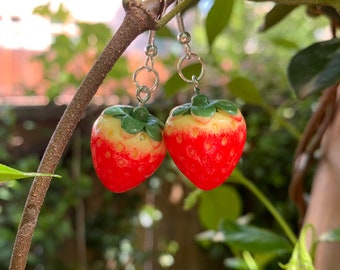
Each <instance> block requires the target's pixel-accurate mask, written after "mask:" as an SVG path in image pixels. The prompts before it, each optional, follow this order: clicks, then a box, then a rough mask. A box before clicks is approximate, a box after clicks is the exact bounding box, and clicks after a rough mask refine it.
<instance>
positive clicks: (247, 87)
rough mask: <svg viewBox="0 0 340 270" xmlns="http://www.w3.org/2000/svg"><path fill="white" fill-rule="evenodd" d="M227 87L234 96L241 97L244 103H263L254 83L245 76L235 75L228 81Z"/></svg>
mask: <svg viewBox="0 0 340 270" xmlns="http://www.w3.org/2000/svg"><path fill="white" fill-rule="evenodd" d="M228 89H229V90H230V92H231V93H232V94H233V95H234V96H236V97H239V98H241V99H243V100H244V101H245V102H246V103H249V104H253V105H261V104H263V100H262V97H261V96H260V93H259V91H258V89H257V88H256V86H255V84H254V83H253V82H252V81H250V80H248V79H247V78H244V77H237V78H234V79H232V80H231V81H230V82H229V83H228Z"/></svg>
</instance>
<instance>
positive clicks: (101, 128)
mask: <svg viewBox="0 0 340 270" xmlns="http://www.w3.org/2000/svg"><path fill="white" fill-rule="evenodd" d="M177 3H178V1H177ZM176 18H177V23H178V29H179V34H178V41H179V42H180V44H182V45H183V47H184V52H185V55H184V56H183V57H181V58H180V59H179V61H178V63H177V71H178V74H179V76H180V77H181V79H183V80H184V81H185V82H187V83H190V84H192V85H193V88H194V92H195V95H194V96H193V97H192V99H191V102H190V103H186V104H183V105H181V106H178V107H176V108H174V109H172V110H171V112H170V115H169V117H168V119H167V120H166V122H165V124H163V123H162V121H160V120H159V119H158V118H157V117H155V116H153V115H152V114H150V113H149V111H148V110H147V109H146V108H145V107H144V104H145V103H146V102H147V101H148V100H149V99H150V97H151V95H152V93H153V92H154V91H156V89H157V88H158V86H159V74H158V72H157V71H156V70H155V68H154V57H155V56H156V55H157V47H156V45H155V44H154V39H155V32H154V31H150V33H149V39H148V45H147V47H146V49H145V54H146V60H145V63H144V65H143V66H142V67H140V68H138V69H137V70H136V71H135V72H134V74H133V81H134V83H135V85H136V99H137V100H138V102H139V105H138V107H132V106H128V105H115V106H111V107H109V108H106V109H105V110H104V111H103V112H102V114H101V115H100V116H99V117H98V118H97V120H96V121H95V123H94V125H93V128H92V134H91V142H90V144H91V153H92V160H93V164H94V168H95V171H96V173H97V175H98V177H99V179H100V180H101V182H102V183H103V185H104V186H105V187H106V188H107V189H109V190H111V191H112V192H125V191H127V190H130V189H132V188H134V187H136V186H137V185H139V184H140V183H142V182H143V181H144V180H145V179H147V178H148V177H150V176H151V175H152V174H153V173H154V172H155V171H156V170H157V168H158V167H159V166H160V165H161V163H162V162H163V160H164V158H165V155H166V152H167V151H168V153H169V154H170V156H171V158H172V160H173V161H174V163H175V164H176V166H177V168H178V169H179V170H180V171H181V172H182V173H183V174H184V175H185V176H186V177H187V178H188V179H189V180H190V181H191V182H192V183H193V184H194V185H195V186H196V187H198V188H200V189H203V190H211V189H213V188H216V187H218V186H220V185H222V184H223V183H224V181H225V180H226V179H227V178H228V176H229V175H230V174H231V172H232V171H233V169H234V168H235V167H236V165H237V163H238V161H239V159H240V158H241V155H242V151H243V147H244V144H245V141H246V123H245V120H244V118H243V116H242V114H241V112H240V110H239V109H238V108H237V107H236V105H235V104H234V103H232V102H231V101H228V100H209V98H208V97H207V96H206V95H203V94H201V93H200V89H199V81H200V80H201V79H202V77H203V75H204V69H205V65H204V61H203V59H202V58H201V57H200V56H199V55H198V54H196V53H194V52H192V51H191V47H190V44H189V43H190V41H191V36H190V34H189V33H188V32H186V31H185V28H184V23H183V19H182V16H181V14H178V15H177V16H176ZM187 61H194V62H198V63H199V64H200V65H201V72H200V74H199V75H198V76H196V75H192V76H191V78H187V77H186V76H185V75H184V74H183V67H184V66H185V64H186V63H185V62H187ZM145 71H146V72H148V73H150V74H152V75H153V77H154V78H155V81H154V84H153V85H152V86H151V87H148V86H145V85H140V84H139V80H138V77H139V75H140V72H145Z"/></svg>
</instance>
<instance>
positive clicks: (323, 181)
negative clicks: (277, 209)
mask: <svg viewBox="0 0 340 270" xmlns="http://www.w3.org/2000/svg"><path fill="white" fill-rule="evenodd" d="M339 135H340V86H338V89H337V104H336V111H335V116H334V119H333V122H332V123H331V125H330V126H329V127H328V129H327V131H326V133H325V135H324V137H323V139H322V146H321V147H322V151H323V157H322V159H321V161H320V163H319V165H318V168H317V170H316V174H315V177H314V183H313V187H312V192H311V197H310V202H309V206H308V209H307V213H306V217H305V220H304V224H313V225H314V226H315V228H316V232H317V235H318V236H320V235H321V234H323V233H325V232H328V231H330V230H333V229H335V228H337V227H340V212H339V210H340V140H339ZM339 255H340V243H339V242H337V243H320V244H319V245H318V246H317V250H316V258H315V265H316V266H315V267H316V269H318V270H333V269H334V270H336V269H339V265H340V256H339Z"/></svg>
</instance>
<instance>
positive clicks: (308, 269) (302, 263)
mask: <svg viewBox="0 0 340 270" xmlns="http://www.w3.org/2000/svg"><path fill="white" fill-rule="evenodd" d="M308 230H312V241H314V240H315V230H314V228H313V227H312V225H310V224H307V225H305V226H304V227H303V228H302V230H301V233H300V238H299V241H298V242H297V244H296V245H295V247H294V250H293V254H292V256H291V258H290V260H289V262H288V263H287V264H286V265H282V264H280V266H281V268H283V269H287V270H301V269H303V270H315V268H314V266H313V259H312V256H311V255H310V252H309V251H308V248H307V245H306V243H307V241H306V238H307V232H308Z"/></svg>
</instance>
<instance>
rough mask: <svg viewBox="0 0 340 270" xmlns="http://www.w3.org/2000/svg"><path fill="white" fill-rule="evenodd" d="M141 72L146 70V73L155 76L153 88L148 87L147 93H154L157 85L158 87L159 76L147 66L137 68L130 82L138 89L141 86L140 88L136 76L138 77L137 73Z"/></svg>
mask: <svg viewBox="0 0 340 270" xmlns="http://www.w3.org/2000/svg"><path fill="white" fill-rule="evenodd" d="M143 70H146V71H147V72H152V73H153V75H154V76H155V82H154V84H153V86H152V87H150V88H149V87H148V89H149V91H150V92H151V93H152V92H153V91H155V90H156V89H157V88H158V85H159V74H158V72H157V71H156V70H155V69H153V68H151V67H149V66H142V67H140V68H138V69H137V70H136V71H135V72H134V73H133V76H132V80H133V81H134V83H135V85H136V87H137V88H140V87H141V86H140V84H139V82H138V80H137V76H138V74H139V72H141V71H143ZM142 87H143V88H144V87H146V86H142Z"/></svg>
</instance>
